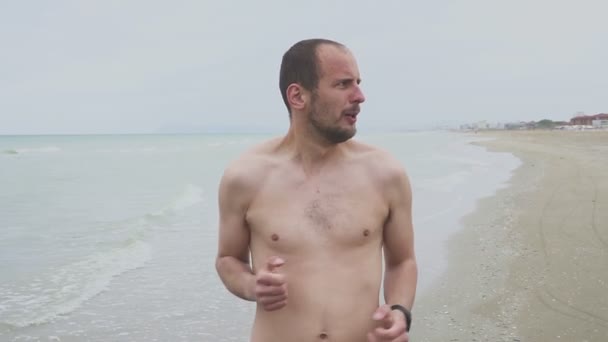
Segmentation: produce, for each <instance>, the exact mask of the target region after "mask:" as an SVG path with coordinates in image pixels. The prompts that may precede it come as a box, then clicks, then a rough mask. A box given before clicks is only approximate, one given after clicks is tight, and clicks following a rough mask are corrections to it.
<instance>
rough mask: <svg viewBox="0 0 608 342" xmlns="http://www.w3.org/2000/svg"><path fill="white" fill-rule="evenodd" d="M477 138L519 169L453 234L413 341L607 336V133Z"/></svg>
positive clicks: (418, 314)
mask: <svg viewBox="0 0 608 342" xmlns="http://www.w3.org/2000/svg"><path fill="white" fill-rule="evenodd" d="M478 136H480V137H483V138H491V139H492V140H490V141H484V142H481V143H476V144H479V145H481V146H484V147H485V148H488V149H489V150H490V151H497V152H509V153H513V154H514V155H515V156H517V157H518V158H520V159H521V161H522V165H521V166H520V167H519V168H518V169H517V170H516V171H515V172H514V173H513V177H512V179H511V180H510V182H509V183H508V184H507V186H506V187H505V188H502V189H500V190H499V191H498V192H497V193H496V194H495V195H494V196H491V197H488V198H485V199H482V200H481V201H480V202H479V203H478V207H477V209H476V211H475V212H474V213H472V214H470V215H468V216H466V217H465V218H464V219H463V222H462V223H463V226H464V228H463V229H462V230H461V231H459V232H458V233H456V234H455V235H453V236H452V237H451V238H450V239H449V242H448V244H447V246H446V248H448V255H449V261H448V270H447V272H446V273H445V274H444V275H443V276H442V277H441V278H440V279H439V280H438V281H437V283H436V284H435V285H434V286H433V287H432V288H431V289H430V290H429V291H425V293H424V294H421V295H420V296H419V297H418V298H417V300H416V304H415V308H414V323H413V327H412V334H411V336H412V340H413V341H441V342H445V341H534V342H536V341H577V342H578V341H581V342H582V341H588V342H592V341H597V342H600V341H602V342H605V341H608V131H496V132H484V133H479V134H478ZM419 229H423V227H419Z"/></svg>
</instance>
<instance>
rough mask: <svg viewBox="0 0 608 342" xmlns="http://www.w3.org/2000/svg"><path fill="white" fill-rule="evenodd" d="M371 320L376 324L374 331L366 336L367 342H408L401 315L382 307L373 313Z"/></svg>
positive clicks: (403, 319)
mask: <svg viewBox="0 0 608 342" xmlns="http://www.w3.org/2000/svg"><path fill="white" fill-rule="evenodd" d="M372 319H373V320H374V321H376V322H377V323H378V327H377V328H376V329H374V331H372V332H370V333H368V334H367V341H368V342H408V341H409V340H410V338H409V335H408V333H407V331H406V328H407V326H406V325H407V323H406V322H405V317H404V316H403V314H402V313H401V312H399V311H396V310H391V308H390V306H389V305H382V306H380V307H379V308H378V309H376V311H375V312H374V315H373V316H372Z"/></svg>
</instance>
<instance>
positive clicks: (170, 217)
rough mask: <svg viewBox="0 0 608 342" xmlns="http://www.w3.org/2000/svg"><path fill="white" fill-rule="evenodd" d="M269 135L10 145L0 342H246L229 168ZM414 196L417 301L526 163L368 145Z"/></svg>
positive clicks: (418, 138) (248, 317)
mask: <svg viewBox="0 0 608 342" xmlns="http://www.w3.org/2000/svg"><path fill="white" fill-rule="evenodd" d="M267 138H269V136H267V135H244V134H232V135H231V134H224V135H220V134H214V135H100V136H0V341H246V340H247V339H248V336H249V330H250V328H251V322H252V318H253V314H254V309H255V307H254V304H253V303H251V302H246V301H243V300H241V299H238V298H236V297H234V296H233V295H231V294H230V293H228V291H226V290H225V288H224V287H223V285H222V284H221V282H220V280H219V278H218V276H217V274H216V271H215V266H214V261H215V254H216V251H217V222H218V214H217V201H216V198H217V188H218V182H219V179H220V177H221V175H222V172H223V170H224V168H225V166H226V165H227V163H228V162H229V161H231V160H233V159H234V158H235V157H236V156H238V155H239V154H240V153H242V152H243V151H244V150H246V149H248V148H249V147H251V146H253V145H254V144H256V143H258V142H261V141H263V140H265V139H267ZM357 139H358V140H360V141H363V142H367V143H370V144H374V145H377V146H380V147H382V148H384V149H386V150H388V151H389V152H391V153H392V154H393V155H394V156H395V157H396V158H397V159H398V160H399V161H400V162H401V163H402V164H403V166H404V168H405V169H406V171H407V173H408V176H409V178H410V182H411V184H412V192H413V199H414V202H413V215H414V216H413V217H414V226H415V239H416V252H417V257H418V263H419V272H420V275H419V293H423V292H424V290H425V289H427V288H429V286H430V285H431V284H432V282H433V280H434V279H436V278H437V276H438V275H440V274H441V272H443V271H444V270H445V267H446V264H447V263H446V260H445V258H446V254H445V243H446V241H447V239H448V238H449V236H450V235H451V234H453V233H454V232H456V231H457V230H458V229H459V228H460V222H459V220H460V218H462V216H464V215H466V214H468V213H470V212H472V211H473V210H474V209H475V203H476V201H477V200H478V199H479V198H481V197H485V196H489V195H492V194H493V193H494V192H495V191H496V190H497V189H498V188H500V187H503V186H505V185H506V182H507V181H508V179H509V177H510V174H511V172H512V171H513V170H514V169H515V168H516V167H517V166H518V165H519V161H518V160H517V159H516V158H515V157H513V156H512V155H510V154H503V153H490V152H487V151H485V150H484V149H483V148H481V147H477V146H474V145H471V144H470V142H471V141H472V140H478V139H477V138H476V137H475V136H470V135H469V136H467V135H464V134H462V133H452V132H410V133H390V134H379V133H378V134H371V133H370V134H361V135H358V136H357Z"/></svg>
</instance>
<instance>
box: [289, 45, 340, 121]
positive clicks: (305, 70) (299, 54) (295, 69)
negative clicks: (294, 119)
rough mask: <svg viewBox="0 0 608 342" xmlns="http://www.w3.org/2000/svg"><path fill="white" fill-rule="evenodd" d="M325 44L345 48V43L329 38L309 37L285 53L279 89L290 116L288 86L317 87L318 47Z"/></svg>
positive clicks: (318, 71)
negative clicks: (295, 84)
mask: <svg viewBox="0 0 608 342" xmlns="http://www.w3.org/2000/svg"><path fill="white" fill-rule="evenodd" d="M323 44H328V45H333V46H337V47H342V48H344V45H342V44H340V43H338V42H335V41H333V40H329V39H320V38H316V39H307V40H302V41H299V42H297V43H295V44H294V45H293V46H292V47H291V48H289V50H287V52H285V54H284V55H283V60H282V62H281V71H280V74H279V89H280V90H281V96H282V97H283V102H285V106H286V107H287V111H288V112H289V116H291V108H290V107H289V102H288V101H287V87H289V85H290V84H292V83H298V84H300V85H301V86H302V87H304V88H305V89H307V90H310V91H313V90H315V89H316V88H317V85H318V84H319V78H320V75H319V74H320V70H319V60H318V58H317V49H318V47H319V46H320V45H323Z"/></svg>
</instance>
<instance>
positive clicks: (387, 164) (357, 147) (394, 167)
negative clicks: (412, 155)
mask: <svg viewBox="0 0 608 342" xmlns="http://www.w3.org/2000/svg"><path fill="white" fill-rule="evenodd" d="M351 149H352V150H353V151H354V152H355V155H356V156H357V159H358V160H360V161H361V162H362V163H364V165H366V166H367V167H368V168H370V169H372V170H373V171H375V172H379V173H382V174H394V173H403V172H405V168H404V165H403V164H402V162H401V161H399V160H398V159H397V158H396V157H395V156H394V155H393V154H392V153H390V152H389V151H388V150H386V149H384V148H382V147H379V146H376V145H371V144H367V143H363V142H360V141H353V143H352V147H351Z"/></svg>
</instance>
